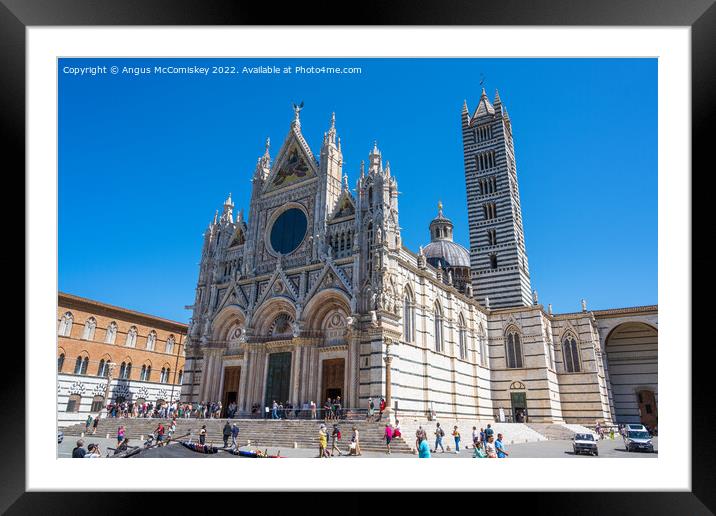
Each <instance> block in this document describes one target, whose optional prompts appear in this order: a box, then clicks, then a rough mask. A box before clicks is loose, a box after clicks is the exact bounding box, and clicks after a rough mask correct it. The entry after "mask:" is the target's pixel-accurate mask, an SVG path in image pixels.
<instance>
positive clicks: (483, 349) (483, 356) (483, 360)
mask: <svg viewBox="0 0 716 516" xmlns="http://www.w3.org/2000/svg"><path fill="white" fill-rule="evenodd" d="M479 339H480V364H481V365H482V367H487V359H488V358H489V357H488V356H487V336H486V335H485V331H484V330H483V329H482V327H480V334H479Z"/></svg>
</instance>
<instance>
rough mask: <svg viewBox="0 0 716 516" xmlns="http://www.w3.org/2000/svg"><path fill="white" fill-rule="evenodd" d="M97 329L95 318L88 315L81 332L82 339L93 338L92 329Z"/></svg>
mask: <svg viewBox="0 0 716 516" xmlns="http://www.w3.org/2000/svg"><path fill="white" fill-rule="evenodd" d="M96 329H97V320H96V319H95V318H94V317H90V318H89V319H87V321H86V322H85V329H84V332H83V333H82V339H84V340H94V331H95V330H96Z"/></svg>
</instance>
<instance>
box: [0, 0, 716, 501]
mask: <svg viewBox="0 0 716 516" xmlns="http://www.w3.org/2000/svg"><path fill="white" fill-rule="evenodd" d="M289 5H290V4H286V6H285V7H282V8H276V6H275V5H273V4H268V3H262V2H236V1H234V2H231V1H220V0H204V1H199V0H155V1H152V0H124V1H114V2H109V1H101V0H75V1H73V0H0V54H1V55H2V59H1V60H0V62H2V63H3V67H2V71H1V72H0V83H1V87H0V101H1V104H0V118H1V119H2V136H3V140H4V141H3V143H4V144H5V145H3V147H4V149H5V151H4V153H3V154H4V158H5V163H8V162H14V163H15V164H16V168H8V169H6V174H11V173H13V171H16V173H15V175H18V176H20V175H21V174H19V173H18V172H19V171H20V170H21V169H22V170H24V167H25V145H24V135H25V46H26V45H25V29H26V28H27V27H31V26H41V25H42V26H92V25H96V26H112V25H157V26H162V25H164V26H166V25H269V24H270V25H286V24H310V25H343V24H346V23H350V24H355V25H503V26H510V25H512V26H514V25H517V26H525V25H545V26H593V25H605V26H628V25H634V26H688V27H691V45H692V46H691V51H692V56H691V73H692V97H691V106H690V107H691V109H692V163H693V166H692V168H693V170H694V171H695V170H696V169H697V167H699V168H701V169H702V171H703V172H704V174H705V173H706V172H707V169H706V167H707V165H706V163H707V159H708V158H709V157H710V147H711V146H713V144H711V142H710V141H709V137H708V136H707V135H708V134H710V131H709V130H708V129H710V128H711V126H712V125H713V124H712V122H713V119H714V116H713V114H714V98H716V96H715V95H714V93H713V92H714V90H715V88H716V66H715V64H714V63H716V44H714V34H716V7H715V6H714V0H692V1H689V2H683V1H679V0H661V1H659V2H654V1H650V0H621V1H620V0H601V1H584V0H535V1H531V2H526V1H520V0H501V1H499V2H495V1H493V2H489V3H488V2H467V1H460V2H458V1H454V0H416V1H413V2H395V3H391V4H386V3H384V2H363V3H361V4H354V5H349V4H342V5H340V9H338V7H337V3H336V2H323V1H322V2H316V3H314V4H307V3H301V4H296V6H295V7H294V8H288V6H289ZM677 101H678V102H681V103H682V105H683V106H684V109H688V108H689V105H688V103H687V101H686V99H678V100H677ZM8 158H9V159H8ZM710 168H711V169H712V168H713V166H711V167H710ZM692 178H696V175H695V174H693V172H692ZM705 192H706V189H705V188H702V189H696V191H695V192H694V193H695V194H696V195H695V196H694V197H692V198H693V203H694V206H698V205H700V204H701V205H708V203H707V202H704V203H699V202H698V201H699V200H703V201H706V199H704V198H701V199H699V196H705V195H706V193H705ZM693 215H694V216H693V220H694V221H696V220H697V218H698V217H696V216H695V214H693ZM696 264H703V265H705V263H704V262H698V261H697V262H696ZM28 272H29V271H28ZM28 272H26V274H27V273H28ZM692 273H693V272H692ZM692 306H693V308H694V309H696V310H697V311H699V310H701V311H703V310H704V307H703V305H700V306H699V305H696V304H695V303H694V304H693V305H692ZM28 309H29V310H31V309H32V307H28ZM704 315H705V314H704ZM692 319H693V317H692ZM693 320H695V319H693ZM684 337H685V338H684V340H683V341H682V342H679V343H666V344H665V345H666V346H676V345H678V346H679V348H678V350H677V351H674V350H673V349H671V350H670V351H672V352H690V347H691V336H690V335H685V336H684ZM694 340H695V339H694ZM26 346H27V343H26ZM691 356H692V357H694V356H696V355H695V353H691ZM6 357H8V358H9V353H6ZM710 364H711V362H710V361H709V360H704V359H703V355H700V357H699V360H693V358H692V382H693V381H694V380H696V379H705V378H709V377H710V374H712V372H711V371H710V369H711V365H710ZM3 383H4V385H3V389H0V406H1V407H3V408H4V409H3V416H4V422H3V424H2V425H0V432H1V435H2V437H3V439H2V441H0V442H2V443H3V444H5V445H6V446H5V448H4V450H3V454H2V460H1V461H0V464H2V465H1V466H0V468H2V481H1V482H0V510H2V511H7V513H8V514H36V513H40V512H44V513H47V514H84V513H93V514H97V513H102V514H107V513H112V512H126V511H127V510H131V509H132V507H142V508H145V507H146V506H147V505H146V503H147V502H146V500H145V499H144V497H143V498H141V499H137V498H135V495H134V494H133V495H132V497H131V499H130V500H129V503H128V504H127V505H126V506H124V507H122V504H115V503H111V502H109V503H108V501H107V498H106V496H115V497H116V496H118V494H112V495H108V494H107V493H98V492H94V493H82V494H81V495H79V496H78V495H77V494H70V493H50V492H43V493H40V492H33V493H28V492H26V490H25V468H26V466H25V449H26V448H25V445H26V443H25V437H24V435H25V432H24V430H25V422H24V421H25V418H24V416H25V389H24V387H25V372H24V369H22V368H20V367H10V363H9V361H8V362H6V366H5V367H3ZM692 387H693V385H692ZM691 394H692V414H694V415H695V416H696V415H698V417H693V420H692V431H693V436H700V437H699V438H696V437H693V438H692V436H689V435H684V436H682V437H683V439H682V441H681V443H682V444H683V453H691V465H692V477H691V481H692V490H691V492H667V493H658V492H637V493H627V492H583V493H574V492H568V493H534V492H533V493H503V495H505V496H506V497H507V501H505V498H504V497H503V499H502V501H500V502H499V503H498V505H499V506H501V507H502V508H504V509H507V508H509V507H510V506H512V505H516V506H518V507H521V508H522V509H523V510H528V511H530V512H537V513H549V514H610V515H615V514H630V515H634V514H652V515H657V514H674V513H679V514H689V515H696V514H712V513H713V512H712V511H714V510H716V488H715V487H716V475H715V473H714V471H716V468H715V467H714V465H715V464H716V453H715V452H714V445H713V439H711V438H710V437H709V436H711V435H713V431H712V428H713V425H714V416H713V412H714V411H713V408H712V407H713V404H712V403H710V402H711V398H712V396H710V390H709V389H708V388H703V389H693V388H692V392H691ZM615 475H618V471H616V472H615ZM588 480H589V479H585V486H588V485H589V482H588ZM389 487H390V486H389V485H386V488H389ZM500 487H502V488H509V486H500ZM316 488H317V489H321V487H320V486H318V485H317V486H316ZM120 496H121V495H120ZM347 496H351V497H352V496H354V495H347ZM359 497H360V495H357V496H356V499H359ZM140 500H141V501H140ZM204 500H206V501H207V502H208V501H209V500H211V501H212V504H213V505H215V506H216V510H219V507H220V506H221V502H218V504H217V501H218V499H217V498H215V495H212V496H211V498H204ZM423 500H424V498H421V503H422V502H423ZM480 500H481V501H479V502H478V503H477V504H476V505H474V508H475V509H476V510H478V511H479V510H480V509H483V508H486V507H487V506H488V505H489V504H490V500H487V499H485V497H481V498H480ZM156 501H157V503H162V501H161V499H157V500H156ZM443 501H444V502H445V501H447V500H445V499H443ZM137 502H138V503H139V505H135V503H137ZM493 502H494V500H493ZM287 503H288V505H285V504H284V505H283V506H284V507H285V508H289V507H290V502H287ZM165 509H166V510H174V509H175V508H172V506H171V505H169V506H165ZM376 510H378V509H377V507H376ZM447 511H450V512H453V511H452V509H450V508H449V507H448V506H443V510H442V511H441V512H443V513H445V512H447ZM391 512H393V511H392V510H391ZM401 512H403V511H401Z"/></svg>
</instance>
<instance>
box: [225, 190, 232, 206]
mask: <svg viewBox="0 0 716 516" xmlns="http://www.w3.org/2000/svg"><path fill="white" fill-rule="evenodd" d="M224 206H225V207H226V206H231V207H232V208H233V207H234V203H233V202H231V192H229V196H228V197H227V198H226V200H225V201H224Z"/></svg>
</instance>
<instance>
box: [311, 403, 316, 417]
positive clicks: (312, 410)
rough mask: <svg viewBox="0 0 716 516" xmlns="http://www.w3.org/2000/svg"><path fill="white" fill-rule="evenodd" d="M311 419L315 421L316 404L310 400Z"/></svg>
mask: <svg viewBox="0 0 716 516" xmlns="http://www.w3.org/2000/svg"><path fill="white" fill-rule="evenodd" d="M311 419H316V402H315V401H313V400H311Z"/></svg>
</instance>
